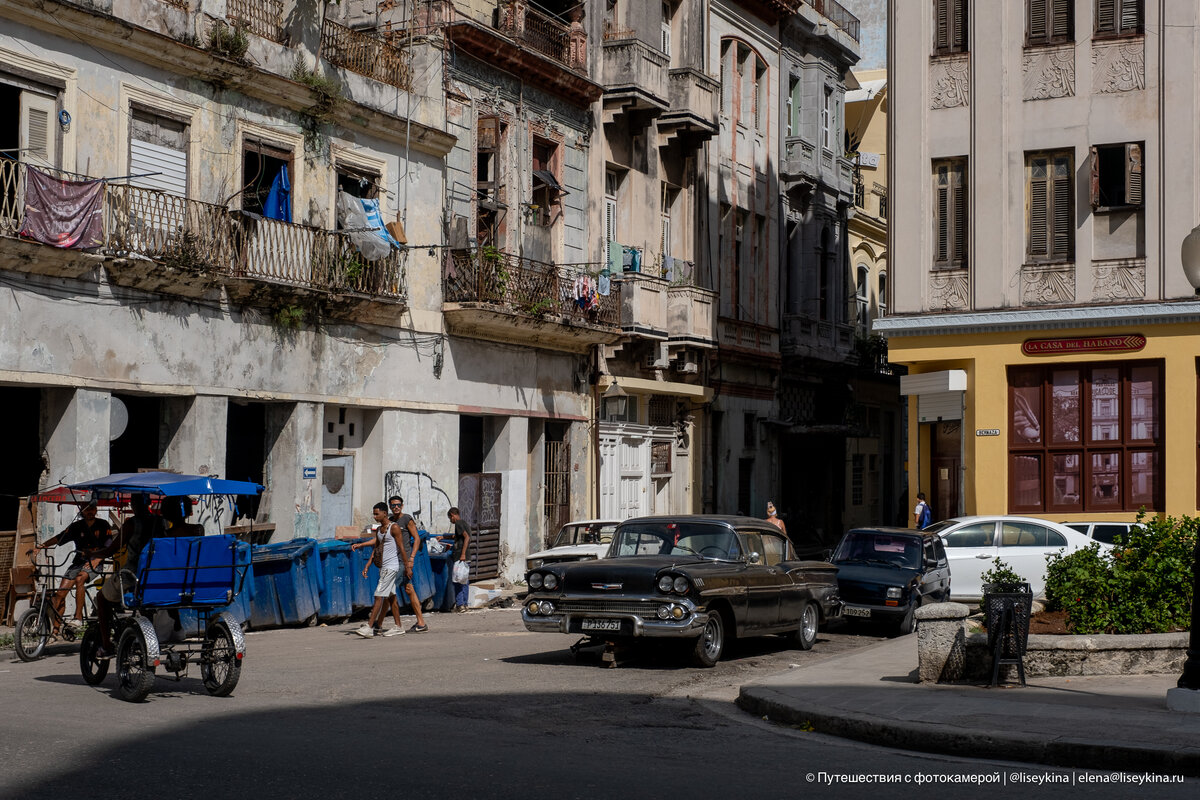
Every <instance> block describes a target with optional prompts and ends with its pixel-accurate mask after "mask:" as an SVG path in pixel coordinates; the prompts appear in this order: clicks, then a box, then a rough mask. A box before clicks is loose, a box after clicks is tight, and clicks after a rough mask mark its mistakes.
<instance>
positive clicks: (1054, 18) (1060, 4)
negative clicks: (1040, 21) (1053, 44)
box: [1050, 0, 1075, 39]
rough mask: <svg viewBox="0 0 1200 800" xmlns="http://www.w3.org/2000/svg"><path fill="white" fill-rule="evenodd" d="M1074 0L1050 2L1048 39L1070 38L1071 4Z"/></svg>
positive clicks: (1054, 0) (1052, 0)
mask: <svg viewBox="0 0 1200 800" xmlns="http://www.w3.org/2000/svg"><path fill="white" fill-rule="evenodd" d="M1074 2H1075V0H1050V4H1051V5H1050V8H1051V11H1050V37H1051V38H1052V39H1061V38H1070V36H1071V16H1072V15H1071V4H1072V3H1074Z"/></svg>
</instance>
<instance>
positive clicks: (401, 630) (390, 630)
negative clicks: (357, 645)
mask: <svg viewBox="0 0 1200 800" xmlns="http://www.w3.org/2000/svg"><path fill="white" fill-rule="evenodd" d="M403 633H404V628H388V629H387V630H386V631H384V632H383V635H384V636H400V635H401V634H403Z"/></svg>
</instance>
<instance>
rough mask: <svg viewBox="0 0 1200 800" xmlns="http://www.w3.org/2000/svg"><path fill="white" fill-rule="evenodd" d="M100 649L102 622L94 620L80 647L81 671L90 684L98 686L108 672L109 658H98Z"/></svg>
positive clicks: (85, 680) (89, 625)
mask: <svg viewBox="0 0 1200 800" xmlns="http://www.w3.org/2000/svg"><path fill="white" fill-rule="evenodd" d="M99 650H100V623H98V622H96V621H95V620H93V621H92V622H91V623H89V624H88V627H87V631H86V632H85V633H84V634H83V643H82V644H81V645H80V647H79V671H80V673H82V675H83V680H84V682H86V683H87V685H88V686H98V685H99V684H100V683H101V681H103V680H104V676H105V675H107V674H108V661H109V660H108V659H107V658H97V657H96V653H97V652H98V651H99Z"/></svg>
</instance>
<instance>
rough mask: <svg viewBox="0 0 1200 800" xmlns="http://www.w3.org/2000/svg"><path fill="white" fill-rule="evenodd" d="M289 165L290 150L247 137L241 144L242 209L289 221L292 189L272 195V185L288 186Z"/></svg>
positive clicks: (290, 162)
mask: <svg viewBox="0 0 1200 800" xmlns="http://www.w3.org/2000/svg"><path fill="white" fill-rule="evenodd" d="M291 166H292V151H290V150H285V149H283V148H281V147H277V146H275V145H272V144H268V143H266V142H263V141H261V140H258V139H251V138H249V137H247V138H246V140H245V142H244V143H243V145H242V210H243V211H248V212H250V213H252V214H260V215H262V216H264V217H268V218H270V219H278V220H282V221H284V222H291V221H292V195H291V192H290V191H279V190H278V189H277V191H276V192H275V195H274V197H272V194H271V189H272V187H282V186H283V185H284V184H285V183H289V185H290V180H291V172H292V170H291Z"/></svg>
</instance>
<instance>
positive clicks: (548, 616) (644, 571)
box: [521, 516, 841, 667]
mask: <svg viewBox="0 0 1200 800" xmlns="http://www.w3.org/2000/svg"><path fill="white" fill-rule="evenodd" d="M525 579H526V581H527V582H528V584H529V595H528V597H527V598H526V600H525V606H524V608H523V610H522V612H521V618H522V619H523V620H524V621H525V627H526V628H527V629H529V630H531V631H544V632H552V633H578V634H583V635H585V636H590V637H592V638H594V639H601V640H604V641H620V640H633V639H636V638H638V637H656V638H658V637H661V638H673V639H680V640H685V641H686V640H689V639H691V640H694V644H693V646H692V657H693V660H694V661H695V662H696V663H697V664H699V665H700V666H705V667H711V666H713V665H715V664H716V663H717V661H719V660H720V658H721V655H722V653H724V651H725V647H726V644H727V643H728V641H729V640H730V639H732V638H733V637H735V636H761V635H766V634H787V635H789V636H791V637H792V638H793V640H794V641H795V643H796V645H797V646H798V647H800V648H801V649H803V650H807V649H809V648H811V647H812V646H813V642H815V641H816V638H817V629H818V627H819V626H820V625H821V624H822V623H824V622H826V621H827V620H829V619H831V618H833V617H836V616H838V614H839V612H840V610H841V601H840V600H839V599H838V586H837V570H836V568H834V566H833V565H831V564H829V563H828V562H823V561H798V560H796V559H795V553H794V551H793V550H792V546H791V543H790V542H789V541H788V540H787V538H786V537H784V536H783V535H782V534H781V533H780V531H779V529H778V528H776V527H775V526H773V525H770V524H768V523H767V522H764V521H763V520H760V519H754V518H750V517H724V516H678V517H666V516H661V517H639V518H636V519H630V520H626V521H625V522H623V523H621V525H620V526H619V527H618V528H617V530H616V532H615V533H614V534H613V540H612V544H611V545H610V546H609V550H608V553H607V555H606V557H605V558H603V559H600V560H598V561H583V562H574V563H566V564H546V565H543V566H541V567H539V568H537V569H533V570H530V571H529V572H528V573H526V576H525Z"/></svg>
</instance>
